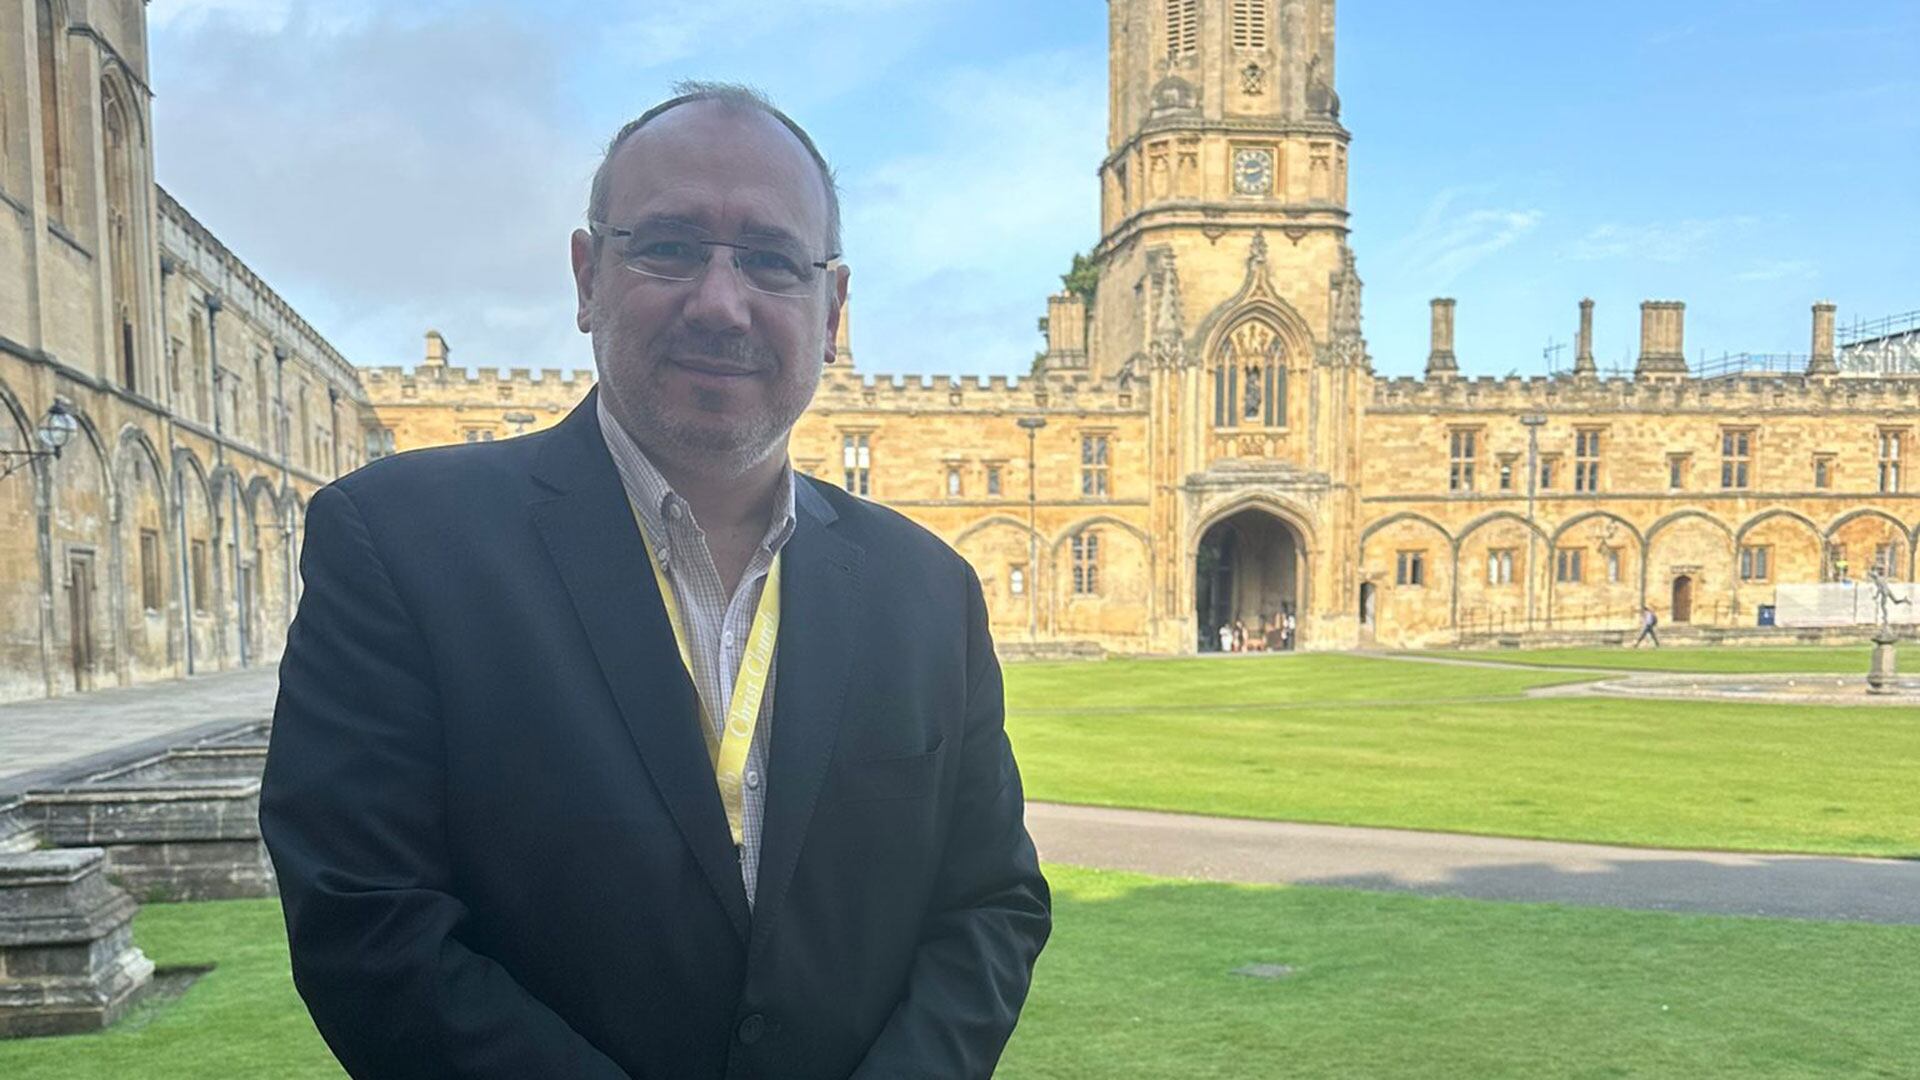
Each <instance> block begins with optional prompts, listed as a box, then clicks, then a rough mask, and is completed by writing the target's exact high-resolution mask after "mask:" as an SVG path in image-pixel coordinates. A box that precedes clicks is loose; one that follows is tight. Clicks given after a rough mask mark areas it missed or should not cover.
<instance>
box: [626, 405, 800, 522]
mask: <svg viewBox="0 0 1920 1080" xmlns="http://www.w3.org/2000/svg"><path fill="white" fill-rule="evenodd" d="M594 406H595V411H596V412H597V413H598V416H599V420H600V434H601V437H602V438H603V439H605V441H606V444H607V453H608V454H610V455H611V456H612V457H613V467H614V469H615V470H616V471H617V472H619V474H620V485H621V486H622V487H623V488H625V489H626V492H627V500H628V501H629V502H631V503H632V504H633V506H634V510H635V512H636V513H638V514H639V515H640V524H641V525H642V526H643V527H644V528H645V529H646V531H647V538H648V539H649V540H650V541H652V542H654V543H659V544H662V545H664V544H665V542H666V538H667V537H668V536H669V535H670V532H669V528H668V525H669V519H670V518H671V517H672V515H673V514H674V513H675V512H676V510H677V511H678V512H679V513H680V514H683V515H685V520H686V522H687V523H688V524H690V525H694V526H695V528H696V531H697V523H695V522H694V521H693V511H692V508H691V507H689V506H688V505H687V501H686V500H685V499H683V498H681V497H680V494H679V493H678V492H676V491H674V490H673V486H672V485H671V484H669V483H667V478H666V477H664V476H662V475H660V470H659V469H657V468H655V467H654V464H653V462H652V461H650V460H648V459H647V455H646V452H645V451H643V450H641V449H640V446H639V444H638V443H635V442H634V441H633V437H632V436H631V435H628V434H627V430H626V429H625V428H623V427H621V426H620V422H619V421H618V420H615V419H614V418H613V414H612V413H610V412H608V411H607V399H606V397H605V395H595V401H594ZM794 524H795V521H794V476H793V464H792V463H791V462H782V463H781V466H780V481H779V487H778V488H777V489H776V490H775V491H774V496H773V517H772V519H771V520H770V521H769V522H768V524H767V534H766V536H765V537H764V538H763V539H762V540H761V545H762V546H763V547H765V548H766V549H767V550H768V551H769V552H771V553H773V554H775V555H777V554H779V553H780V549H781V548H782V547H784V546H785V545H786V542H787V540H788V538H790V537H792V536H793V530H794ZM661 555H662V558H663V559H664V557H665V555H664V552H662V553H661Z"/></svg>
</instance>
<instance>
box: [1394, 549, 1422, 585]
mask: <svg viewBox="0 0 1920 1080" xmlns="http://www.w3.org/2000/svg"><path fill="white" fill-rule="evenodd" d="M1393 583H1394V584H1395V585H1406V586H1409V587H1412V588H1419V587H1420V586H1423V585H1425V584H1426V583H1427V553H1426V552H1424V551H1402V552H1400V553H1399V554H1398V557H1397V558H1396V559H1395V560H1394V566H1393Z"/></svg>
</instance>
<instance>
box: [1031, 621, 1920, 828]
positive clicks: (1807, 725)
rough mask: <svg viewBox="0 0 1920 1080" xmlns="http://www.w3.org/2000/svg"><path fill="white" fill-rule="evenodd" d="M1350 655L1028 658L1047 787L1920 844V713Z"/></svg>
mask: <svg viewBox="0 0 1920 1080" xmlns="http://www.w3.org/2000/svg"><path fill="white" fill-rule="evenodd" d="M1580 678H1583V676H1580V675H1578V674H1569V673H1567V672H1555V671H1538V670H1530V669H1527V668H1521V667H1516V668H1513V669H1510V670H1509V669H1493V668H1481V667H1462V666H1452V665H1440V664H1421V663H1414V662H1409V661H1405V660H1383V659H1365V658H1359V657H1351V656H1316V655H1307V656H1275V657H1247V658H1233V659H1199V660H1180V661H1108V662H1106V663H1101V664H1035V665H1013V666H1011V667H1009V668H1008V672H1007V680H1008V727H1009V730H1010V731H1011V733H1012V737H1013V739H1014V744H1015V748H1016V750H1017V752H1018V754H1019V758H1020V763H1021V767H1022V770H1023V772H1024V774H1025V778H1026V784H1027V792H1028V796H1029V797H1030V798H1033V799H1039V800H1048V801H1056V802H1071V803H1085V804H1091V805H1100V806H1129V807H1142V808H1147V809H1160V810H1180V811H1191V812H1195V813H1203V814H1218V815H1225V816H1235V817H1252V818H1269V819H1276V820H1287V821H1313V822H1328V823H1334V824H1353V825H1379V826H1397V827H1403V828H1415V829H1438V830H1445V831H1456V832H1471V833H1485V834H1493V835H1507V836H1529V837H1546V838H1553V839H1563V840H1586V841H1596V842H1607V843H1621V844H1634V845H1646V846H1656V847H1705V848H1722V849H1730V850H1753V851H1805V852H1823V853H1840V854H1859V855H1894V856H1920V783H1916V782H1915V779H1914V776H1915V773H1914V769H1915V764H1916V762H1920V720H1916V718H1915V716H1914V710H1912V709H1910V708H1845V707H1815V706H1804V707H1797V706H1796V707H1787V706H1780V705H1772V704H1759V703H1756V704H1743V703H1701V702H1679V701H1673V702H1668V701H1649V700H1641V699H1612V698H1567V697H1555V698H1527V697H1524V696H1523V695H1522V691H1523V690H1524V689H1525V688H1526V687H1528V686H1538V685H1544V684H1547V683H1552V682H1565V681H1567V680H1569V679H1575V680H1577V679H1580Z"/></svg>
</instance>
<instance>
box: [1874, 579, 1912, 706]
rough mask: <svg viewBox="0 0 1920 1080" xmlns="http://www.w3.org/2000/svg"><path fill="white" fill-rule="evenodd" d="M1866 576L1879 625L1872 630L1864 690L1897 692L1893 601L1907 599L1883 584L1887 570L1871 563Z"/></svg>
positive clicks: (1887, 692) (1902, 602)
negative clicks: (1895, 593)
mask: <svg viewBox="0 0 1920 1080" xmlns="http://www.w3.org/2000/svg"><path fill="white" fill-rule="evenodd" d="M1867 578H1868V579H1869V580H1871V581H1872V582H1873V599H1874V603H1876V604H1878V605H1879V606H1880V628H1879V629H1878V630H1876V631H1874V634H1873V658H1872V660H1871V661H1870V662H1869V663H1868V665H1867V692H1868V693H1870V694H1892V693H1897V692H1898V686H1897V684H1896V683H1895V681H1894V680H1895V664H1896V663H1897V655H1896V654H1895V652H1894V651H1893V645H1894V642H1895V641H1897V640H1898V638H1896V637H1895V636H1894V633H1893V627H1892V625H1891V624H1892V621H1893V611H1892V606H1893V605H1894V604H1905V603H1908V599H1907V598H1906V597H1904V596H1899V597H1897V596H1895V595H1893V588H1892V587H1891V586H1889V585H1888V584H1887V572H1886V570H1885V569H1884V568H1882V567H1879V566H1875V567H1873V568H1872V569H1870V570H1868V571H1867Z"/></svg>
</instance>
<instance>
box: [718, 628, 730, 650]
mask: <svg viewBox="0 0 1920 1080" xmlns="http://www.w3.org/2000/svg"><path fill="white" fill-rule="evenodd" d="M720 644H722V645H725V646H726V647H727V648H729V649H731V648H733V631H731V630H729V631H727V632H726V633H724V634H721V635H720Z"/></svg>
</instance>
